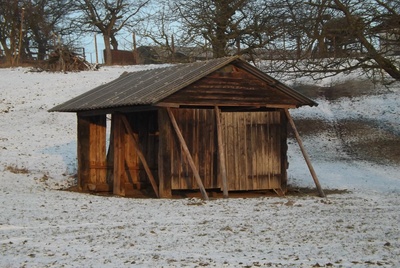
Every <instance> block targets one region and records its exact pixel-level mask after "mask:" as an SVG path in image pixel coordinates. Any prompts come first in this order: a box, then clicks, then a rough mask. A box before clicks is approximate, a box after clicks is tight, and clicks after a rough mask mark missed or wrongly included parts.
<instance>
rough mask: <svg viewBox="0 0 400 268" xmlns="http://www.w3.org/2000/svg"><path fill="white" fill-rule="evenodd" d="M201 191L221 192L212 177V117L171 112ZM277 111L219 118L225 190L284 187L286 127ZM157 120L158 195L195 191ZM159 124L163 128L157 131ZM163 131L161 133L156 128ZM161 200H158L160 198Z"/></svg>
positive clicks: (185, 165) (186, 166) (206, 112)
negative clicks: (158, 150) (193, 167)
mask: <svg viewBox="0 0 400 268" xmlns="http://www.w3.org/2000/svg"><path fill="white" fill-rule="evenodd" d="M172 111H173V113H174V116H175V117H176V120H177V123H178V125H179V128H180V129H181V131H182V135H183V136H184V139H185V141H186V143H187V145H188V147H189V150H190V152H191V155H192V157H193V160H194V162H195V165H196V166H197V167H198V169H199V173H200V177H201V179H202V182H203V184H204V187H205V188H206V189H214V188H221V187H222V180H221V177H220V175H219V174H218V162H217V160H218V156H217V152H218V151H217V150H218V147H217V136H216V123H215V112H214V111H213V110H211V109H209V110H206V109H172ZM284 118H285V117H284V115H282V112H281V111H268V112H223V113H222V114H221V121H222V126H221V127H222V136H223V143H224V145H225V151H224V153H225V156H226V169H227V178H228V189H229V190H231V191H232V190H261V189H281V188H285V184H286V166H287V163H286V148H287V146H286V123H285V122H286V121H285V120H284ZM164 120H168V117H167V116H165V115H164V116H163V120H160V124H161V125H160V133H161V134H160V155H159V161H160V165H159V167H160V170H159V176H160V178H162V179H161V180H160V193H161V192H163V190H162V189H165V190H166V192H165V196H168V195H170V189H172V190H177V189H198V186H197V183H196V181H195V179H194V176H193V174H192V171H191V169H190V167H189V164H188V162H187V159H186V157H185V156H184V154H183V152H182V148H180V145H179V142H178V140H177V138H176V135H175V134H174V133H173V131H172V130H171V129H170V126H169V127H168V128H166V127H165V126H168V123H166V122H165V121H164ZM162 124H164V125H162ZM162 126H164V127H162ZM161 196H163V195H162V194H161Z"/></svg>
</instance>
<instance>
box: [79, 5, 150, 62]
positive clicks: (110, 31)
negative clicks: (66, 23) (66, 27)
mask: <svg viewBox="0 0 400 268" xmlns="http://www.w3.org/2000/svg"><path fill="white" fill-rule="evenodd" d="M148 3H149V0H139V1H133V0H117V1H108V0H78V1H76V5H77V7H78V9H79V10H80V12H81V16H79V17H78V18H77V19H76V22H77V23H78V24H79V25H82V26H85V27H86V29H87V31H91V32H97V31H99V32H100V33H101V34H102V35H103V39H104V46H105V54H106V57H105V63H106V65H110V64H111V63H112V54H111V46H112V48H113V49H118V41H117V37H116V36H117V33H118V32H120V31H121V30H122V29H126V28H129V27H131V26H132V25H133V24H134V23H135V22H136V23H137V22H138V21H139V20H141V19H142V17H141V14H140V12H141V11H142V9H143V8H144V7H145V6H146V5H147V4H148Z"/></svg>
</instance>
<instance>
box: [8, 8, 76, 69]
mask: <svg viewBox="0 0 400 268" xmlns="http://www.w3.org/2000/svg"><path fill="white" fill-rule="evenodd" d="M71 2H72V0H14V1H1V2H0V3H1V7H2V9H0V19H1V24H0V44H1V47H2V48H3V51H4V54H5V58H6V62H7V63H8V64H11V65H13V64H14V63H15V61H16V60H17V59H20V58H22V59H28V58H30V59H38V60H43V59H44V58H45V56H46V54H47V52H48V50H49V49H50V47H51V46H52V43H53V39H54V36H56V35H60V34H62V33H63V32H64V31H65V30H66V29H65V24H64V20H65V19H66V18H67V15H68V14H69V12H72V10H71Z"/></svg>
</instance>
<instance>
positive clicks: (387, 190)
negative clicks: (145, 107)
mask: <svg viewBox="0 0 400 268" xmlns="http://www.w3.org/2000/svg"><path fill="white" fill-rule="evenodd" d="M142 68H155V66H126V67H119V66H116V67H107V68H102V69H100V70H99V71H92V72H79V73H68V74H64V73H44V72H43V73H32V72H28V69H26V68H15V69H0V85H1V91H0V117H1V120H0V183H1V187H0V209H1V212H2V216H1V217H0V246H1V250H2V257H1V258H0V267H161V266H163V267H200V266H206V267H377V266H379V267H397V266H399V265H400V257H399V256H400V229H399V228H398V223H399V222H400V209H399V207H400V197H399V193H400V175H399V174H400V165H399V164H400V146H399V144H400V143H399V141H400V124H399V120H400V107H399V103H400V84H399V83H397V84H393V85H391V86H390V87H384V86H381V85H373V84H371V83H370V82H368V81H367V80H365V79H363V78H360V77H358V76H357V75H352V76H347V77H346V76H342V77H337V78H330V79H325V80H321V81H317V82H316V81H309V80H307V79H305V78H304V79H297V80H289V79H288V80H287V81H286V83H288V84H292V85H293V87H295V88H297V89H298V90H299V91H302V92H303V93H304V94H307V95H308V96H310V97H312V98H314V99H315V100H316V101H317V102H318V103H319V106H318V107H314V108H310V107H303V108H300V109H297V110H294V111H291V112H292V114H293V117H294V119H295V122H296V123H297V126H298V128H299V132H300V134H301V136H302V138H303V141H304V144H305V147H306V149H307V151H308V153H309V154H310V158H311V160H312V162H313V165H314V168H315V170H316V172H317V174H318V176H319V179H320V182H321V185H322V187H323V188H324V189H331V190H333V189H338V190H347V191H345V192H344V193H341V194H338V193H339V191H333V193H335V194H330V195H328V198H327V199H321V198H319V197H316V196H315V195H313V194H308V191H306V190H305V189H304V188H305V187H309V188H310V187H311V188H312V187H313V181H312V179H311V176H310V175H309V172H308V170H307V168H306V165H305V163H304V160H303V158H302V156H301V154H300V152H299V149H298V146H297V144H296V143H295V141H294V140H293V138H291V139H290V140H289V163H290V165H289V170H288V174H289V183H290V184H291V185H292V186H293V189H295V192H297V193H299V194H296V195H288V196H286V197H283V198H279V197H271V196H265V197H258V198H237V199H234V198H230V199H227V200H226V199H217V200H210V201H208V202H203V201H202V200H199V199H197V198H184V199H173V200H157V199H130V198H119V197H110V196H107V197H105V196H96V195H88V194H80V193H74V192H67V191H60V190H62V189H65V188H66V187H68V186H70V185H72V184H73V183H74V181H75V174H76V146H77V144H76V115H75V114H65V113H48V112H47V110H48V109H50V108H52V107H53V106H55V105H57V104H59V103H61V102H64V101H66V100H68V99H70V98H72V97H74V96H77V95H79V94H81V93H83V92H85V91H87V90H89V89H92V88H94V87H96V86H98V85H100V84H102V83H106V82H108V81H111V80H113V79H115V78H117V77H118V76H119V75H121V74H122V73H123V72H125V71H135V70H140V69H142ZM296 189H297V190H296Z"/></svg>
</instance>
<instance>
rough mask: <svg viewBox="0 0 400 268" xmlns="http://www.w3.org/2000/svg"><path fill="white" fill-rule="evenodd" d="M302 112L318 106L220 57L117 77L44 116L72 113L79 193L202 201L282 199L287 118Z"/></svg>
mask: <svg viewBox="0 0 400 268" xmlns="http://www.w3.org/2000/svg"><path fill="white" fill-rule="evenodd" d="M303 105H310V106H314V105H316V103H315V102H314V101H312V100H310V99H309V98H307V97H305V96H304V95H302V94H300V93H299V92H297V91H295V90H293V89H291V88H290V87H288V86H285V85H284V84H282V83H280V82H279V81H277V80H275V79H273V78H271V77H270V76H268V75H267V74H265V73H264V72H262V71H260V70H259V69H257V68H255V67H254V66H252V65H251V64H249V63H247V62H246V61H244V60H242V59H240V58H239V57H227V58H220V59H214V60H209V61H204V62H195V63H190V64H177V65H172V66H168V67H164V68H157V69H151V70H145V71H139V72H133V73H127V74H123V75H121V76H120V77H119V78H117V79H116V80H114V81H112V82H110V83H107V84H104V85H101V86H99V87H96V88H94V89H92V90H90V91H88V92H87V93H84V94H82V95H80V96H78V97H76V98H74V99H72V100H69V101H67V102H65V103H63V104H60V105H58V106H56V107H54V108H52V109H51V110H50V111H57V112H75V113H77V117H78V186H79V187H80V189H81V190H83V191H94V192H104V191H105V192H112V193H114V194H116V195H121V196H135V194H136V193H138V191H141V192H143V191H145V190H146V189H147V191H148V193H150V195H153V196H157V197H163V198H168V197H171V196H172V192H173V191H174V190H200V192H201V193H202V195H203V197H204V198H207V191H208V190H211V189H213V190H216V189H219V190H221V191H223V193H224V196H227V195H228V192H229V191H249V190H267V189H272V190H275V191H277V192H281V193H284V192H285V191H286V185H287V172H286V170H287V155H286V153H287V115H288V113H287V109H289V108H296V107H299V106H303ZM108 122H111V123H110V124H109V123H108Z"/></svg>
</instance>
